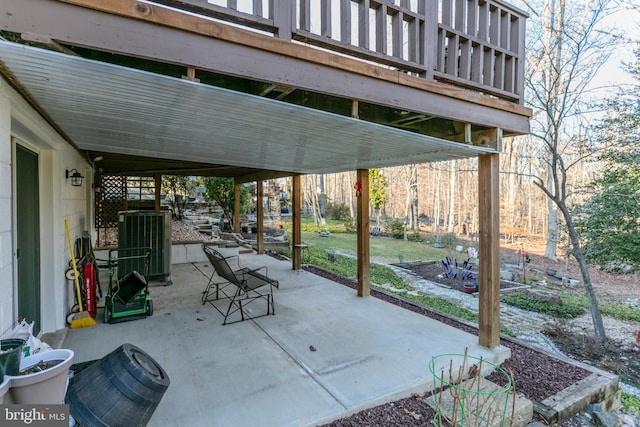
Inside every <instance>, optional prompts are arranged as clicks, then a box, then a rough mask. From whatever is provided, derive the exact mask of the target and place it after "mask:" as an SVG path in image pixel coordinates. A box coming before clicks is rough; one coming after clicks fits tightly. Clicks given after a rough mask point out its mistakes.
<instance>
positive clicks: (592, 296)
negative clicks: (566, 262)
mask: <svg viewBox="0 0 640 427" xmlns="http://www.w3.org/2000/svg"><path fill="white" fill-rule="evenodd" d="M561 209H562V213H563V215H564V218H565V221H566V223H567V232H568V233H569V239H570V240H571V246H572V247H573V255H574V257H575V258H576V260H577V261H578V265H579V266H580V272H581V273H582V281H583V282H584V289H585V292H586V293H587V298H588V299H589V308H590V311H591V319H592V320H593V328H594V331H595V336H596V345H598V346H599V347H601V348H602V347H604V345H605V344H606V340H607V336H606V333H605V330H604V323H603V322H602V314H601V313H600V309H599V308H598V297H597V296H596V292H595V290H594V289H593V284H592V283H591V275H590V274H589V269H588V268H587V260H586V257H585V254H584V250H583V249H582V246H581V245H580V238H579V237H578V233H577V231H576V229H575V227H574V225H573V220H572V219H571V214H570V213H569V211H568V210H567V208H566V207H564V206H561Z"/></svg>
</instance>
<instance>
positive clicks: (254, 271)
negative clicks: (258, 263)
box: [247, 265, 269, 276]
mask: <svg viewBox="0 0 640 427" xmlns="http://www.w3.org/2000/svg"><path fill="white" fill-rule="evenodd" d="M260 270H264V275H265V276H268V275H269V269H268V268H267V266H266V265H263V266H262V267H258V268H253V269H249V270H248V271H247V273H249V274H251V273H256V272H258V271H260Z"/></svg>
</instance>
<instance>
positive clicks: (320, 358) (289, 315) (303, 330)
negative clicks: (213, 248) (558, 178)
mask: <svg viewBox="0 0 640 427" xmlns="http://www.w3.org/2000/svg"><path fill="white" fill-rule="evenodd" d="M240 263H241V265H242V266H248V267H258V266H262V265H266V266H268V269H269V276H270V277H273V278H275V279H277V280H279V281H280V288H279V289H275V290H274V299H275V311H276V314H275V316H265V317H261V318H258V319H254V320H249V321H244V322H240V323H236V324H232V325H225V326H223V325H222V321H223V316H222V315H221V314H220V313H218V312H217V311H216V310H215V309H214V308H213V307H211V306H210V305H209V304H205V305H202V304H201V302H200V297H201V294H202V291H203V290H204V288H205V285H206V283H207V281H208V277H209V275H210V274H211V272H212V267H211V265H210V264H209V263H208V262H193V263H183V264H174V265H173V266H172V273H171V274H172V279H173V285H170V286H152V287H151V288H150V293H151V296H152V298H153V302H154V314H153V316H151V317H148V318H146V319H142V320H136V321H131V322H125V323H119V324H114V325H108V324H103V323H102V322H101V321H100V320H99V319H100V318H101V317H102V313H101V310H99V311H98V318H99V319H98V321H97V322H98V325H97V326H96V327H91V328H83V329H72V330H68V332H67V334H66V337H65V339H64V342H63V343H62V345H61V347H63V348H69V349H72V350H73V351H74V352H75V359H74V363H78V362H83V361H89V360H94V359H100V358H102V357H104V356H105V355H106V354H108V353H110V352H112V351H113V350H114V349H115V348H117V347H118V346H120V345H121V344H123V343H131V344H134V345H136V346H138V347H140V348H141V349H143V350H144V351H146V352H147V353H149V354H150V355H151V356H152V357H153V358H154V359H155V360H156V361H157V362H158V363H159V364H160V366H162V367H163V368H164V370H165V371H166V372H167V374H168V375H169V377H170V379H171V385H170V386H169V388H168V390H167V391H166V393H165V394H164V397H163V398H162V400H161V402H160V404H159V405H158V408H157V409H156V411H155V413H154V414H153V416H152V418H151V421H150V423H149V425H150V426H184V425H190V426H212V425H213V426H233V427H241V426H296V427H299V426H315V425H320V424H323V423H327V422H330V421H332V420H335V419H339V418H342V417H345V416H348V415H350V414H352V413H355V412H357V411H360V410H362V409H365V408H368V407H373V406H376V405H379V404H382V403H385V402H389V401H392V400H396V399H398V398H403V397H408V396H410V395H412V394H413V393H423V392H425V391H427V390H430V389H431V387H432V383H433V378H432V375H431V374H430V373H429V370H428V363H429V361H430V360H431V357H432V356H436V355H440V354H448V353H462V352H464V350H465V348H468V352H469V354H470V355H473V356H478V357H483V358H484V359H486V360H488V361H492V362H495V363H499V362H501V361H503V360H504V359H505V358H507V357H508V356H509V350H508V349H507V348H505V347H499V348H497V349H494V350H488V349H486V348H484V347H480V346H479V345H478V344H477V342H478V339H477V337H476V336H473V335H470V334H468V333H465V332H462V331H460V330H457V329H455V328H453V327H451V326H447V325H445V324H442V323H439V322H437V321H435V320H432V319H429V318H427V317H424V316H421V315H418V314H416V313H413V312H411V311H408V310H405V309H403V308H400V307H397V306H395V305H393V304H390V303H387V302H384V301H382V300H379V299H377V298H373V297H367V298H359V297H357V296H356V294H355V291H354V290H353V289H350V288H348V287H345V286H343V285H340V284H337V283H335V282H332V281H330V280H327V279H324V278H321V277H319V276H317V275H314V274H311V273H308V272H305V271H298V272H296V271H292V270H291V263H290V262H286V261H279V260H276V259H274V258H272V257H269V256H267V255H255V254H246V255H241V256H240ZM103 290H105V291H106V286H105V285H104V284H103ZM216 304H217V305H219V307H221V308H222V307H226V305H225V304H224V302H223V301H220V302H217V303H216ZM260 308H261V307H260V306H256V307H255V309H256V310H258V309H260Z"/></svg>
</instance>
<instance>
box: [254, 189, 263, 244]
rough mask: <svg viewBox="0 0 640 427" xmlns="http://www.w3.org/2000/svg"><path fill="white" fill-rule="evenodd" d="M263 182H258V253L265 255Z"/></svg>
mask: <svg viewBox="0 0 640 427" xmlns="http://www.w3.org/2000/svg"><path fill="white" fill-rule="evenodd" d="M262 196H263V191H262V181H256V217H257V218H256V219H257V224H256V228H257V231H256V234H257V236H256V246H257V248H256V252H258V254H263V253H264V206H263V201H262Z"/></svg>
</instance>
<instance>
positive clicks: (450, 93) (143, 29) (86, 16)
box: [0, 0, 532, 133]
mask: <svg viewBox="0 0 640 427" xmlns="http://www.w3.org/2000/svg"><path fill="white" fill-rule="evenodd" d="M65 3H67V4H65ZM74 5H75V6H74ZM78 6H79V7H78ZM0 12H3V13H2V14H0V28H2V29H5V30H7V31H14V32H25V31H31V32H37V33H39V34H47V35H50V37H51V38H52V39H57V40H60V41H61V42H62V43H70V44H78V45H82V46H87V47H90V48H97V49H102V50H105V49H106V50H109V51H112V52H117V53H121V54H125V55H132V56H139V57H145V58H154V59H155V60H159V61H164V62H169V63H178V64H189V65H190V66H193V67H197V68H202V69H204V70H209V71H216V72H222V73H231V74H237V72H238V69H242V70H244V72H245V76H246V77H249V78H255V79H259V80H262V81H268V82H272V83H280V84H289V85H292V86H296V87H300V88H306V89H309V90H313V89H319V90H320V91H322V92H325V93H332V94H335V95H339V96H348V97H351V98H358V99H361V100H367V101H368V102H374V103H382V104H385V105H387V104H389V100H395V102H394V103H393V104H394V105H395V106H398V107H399V108H405V109H408V110H413V111H416V112H423V113H425V114H435V115H438V116H441V117H442V116H445V117H452V118H456V119H457V120H464V119H465V118H466V120H467V121H470V122H475V123H483V122H486V121H488V122H490V123H487V124H488V125H490V126H499V127H503V128H505V129H508V130H509V131H513V132H520V133H527V132H528V130H529V126H528V118H529V117H530V116H531V114H532V112H531V109H529V108H526V107H523V106H521V105H519V104H517V103H513V102H509V101H504V100H499V99H495V98H493V97H490V96H487V95H483V94H480V93H478V92H475V91H469V90H466V89H461V88H457V87H454V86H449V85H445V84H442V83H440V82H436V81H432V80H427V79H425V78H421V77H416V76H411V75H407V74H405V73H402V72H400V71H394V70H391V69H387V68H385V67H381V66H376V65H372V64H369V63H366V62H364V61H359V60H357V59H353V58H347V57H344V56H341V55H336V54H334V53H331V52H324V51H319V50H317V49H310V48H309V47H307V46H303V45H298V44H294V43H291V42H288V41H286V40H282V39H278V38H274V37H268V36H265V35H261V34H258V33H255V32H251V31H248V30H244V29H241V28H237V27H234V26H231V25H226V24H224V23H220V22H215V21H211V20H209V19H207V18H204V17H198V16H194V15H189V14H185V13H182V12H179V11H175V10H171V9H166V8H163V7H159V6H154V5H152V4H148V3H140V2H137V1H135V0H117V1H115V0H114V1H109V2H106V1H103V0H65V1H50V0H47V1H45V0H21V1H19V2H12V3H11V4H10V6H6V7H4V8H3V10H0ZM93 22H101V23H102V24H103V25H101V26H100V27H96V26H95V25H93V24H92V23H93ZM159 25H160V26H164V27H165V31H164V32H165V33H166V34H162V29H161V28H159V27H158V26H159ZM159 38H162V40H163V49H157V44H156V43H154V41H155V40H158V39H159ZM227 44H230V45H229V46H227ZM184 46H190V47H192V49H189V50H185V49H184ZM203 51H207V52H209V54H208V55H201V54H200V53H201V52H203ZM220 58H224V60H223V61H220ZM242 58H245V59H247V60H250V61H251V62H250V63H249V62H247V63H238V61H240V62H242ZM291 62H292V63H291ZM255 64H261V66H260V67H259V68H257V69H256V66H255ZM291 70H296V76H308V79H307V81H302V80H300V79H296V78H295V77H294V76H293V75H292V74H291ZM345 72H347V73H349V74H350V75H353V78H345V74H344V73H345ZM327 73H329V74H327ZM334 74H335V75H334ZM318 76H322V78H320V79H319V77H318ZM369 78H370V79H374V80H376V81H378V82H385V83H387V84H389V88H385V87H384V85H383V86H376V87H375V88H370V87H369V84H366V80H367V79H369ZM363 79H364V80H363ZM356 81H357V83H358V84H355V83H354V82H356ZM329 82H331V83H332V84H329V85H328V83H329ZM338 82H341V83H339V84H338ZM411 89H416V90H417V91H418V92H420V93H421V94H422V96H421V95H418V94H416V95H412V94H409V93H408V92H412V90H411ZM403 91H405V92H407V93H406V94H404V93H402V92H403ZM421 98H424V99H421ZM434 98H439V99H434ZM446 98H449V99H450V101H446ZM454 100H457V101H461V102H462V103H461V104H460V103H459V102H455V101H454ZM467 103H472V104H475V105H476V106H479V107H480V106H483V107H489V108H491V109H493V110H494V112H493V113H491V114H490V115H489V116H488V115H487V113H486V112H485V111H482V110H483V109H482V108H480V109H479V110H480V111H477V112H474V108H472V107H471V108H470V107H469V105H468V104H467ZM411 104H414V105H411ZM465 104H467V105H465ZM476 113H477V114H476ZM494 113H495V114H494ZM499 113H505V114H499ZM512 115H516V116H520V117H512ZM483 117H484V118H483Z"/></svg>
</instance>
